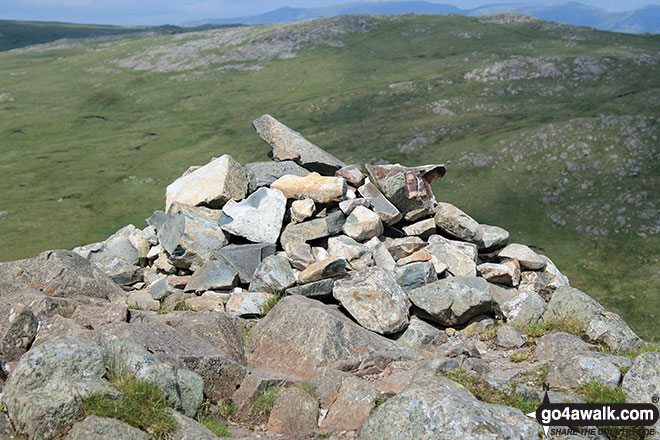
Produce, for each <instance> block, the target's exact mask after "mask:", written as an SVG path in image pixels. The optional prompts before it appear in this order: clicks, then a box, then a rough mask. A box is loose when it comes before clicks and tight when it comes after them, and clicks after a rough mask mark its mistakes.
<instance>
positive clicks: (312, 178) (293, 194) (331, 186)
mask: <svg viewBox="0 0 660 440" xmlns="http://www.w3.org/2000/svg"><path fill="white" fill-rule="evenodd" d="M270 187H271V188H272V189H278V190H280V191H282V192H283V193H284V195H285V196H286V198H287V199H297V200H303V199H312V200H314V202H316V203H331V202H341V201H342V200H344V198H345V197H346V191H347V187H346V181H345V180H344V179H341V178H339V177H326V176H321V175H320V174H319V173H310V174H308V175H307V176H305V177H300V176H292V175H286V176H282V177H280V178H279V179H277V180H276V181H275V182H273V183H271V185H270Z"/></svg>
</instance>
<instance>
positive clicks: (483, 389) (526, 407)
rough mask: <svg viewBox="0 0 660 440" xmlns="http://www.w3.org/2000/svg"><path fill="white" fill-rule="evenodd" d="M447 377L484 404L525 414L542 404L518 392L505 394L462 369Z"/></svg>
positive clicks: (538, 400) (452, 372) (448, 374)
mask: <svg viewBox="0 0 660 440" xmlns="http://www.w3.org/2000/svg"><path fill="white" fill-rule="evenodd" d="M445 376H446V377H448V378H449V379H451V380H453V381H455V382H458V383H460V384H461V385H463V386H464V387H465V388H467V389H468V390H469V391H470V392H471V393H472V394H473V395H474V397H476V398H477V399H479V400H481V401H482V402H487V403H496V404H499V405H506V406H511V407H514V408H518V409H519V410H521V411H522V412H523V413H524V414H527V413H529V412H532V411H534V410H535V409H536V408H537V407H538V406H539V404H540V403H541V400H540V399H534V400H531V399H527V398H525V397H523V396H521V395H520V394H518V393H516V392H513V393H511V394H505V393H504V392H502V391H500V390H498V389H497V388H495V387H494V386H492V385H491V384H489V383H488V382H486V381H485V380H483V379H482V378H480V377H479V376H477V375H476V374H473V373H470V372H469V371H467V370H465V369H462V368H459V369H457V370H453V371H450V372H448V373H446V374H445Z"/></svg>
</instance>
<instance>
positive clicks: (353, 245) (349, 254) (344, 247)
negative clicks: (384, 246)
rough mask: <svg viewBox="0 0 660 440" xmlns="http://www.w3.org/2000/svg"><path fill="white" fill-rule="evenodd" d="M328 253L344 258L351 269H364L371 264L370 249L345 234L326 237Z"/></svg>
mask: <svg viewBox="0 0 660 440" xmlns="http://www.w3.org/2000/svg"><path fill="white" fill-rule="evenodd" d="M328 253H329V254H330V256H331V257H342V258H344V259H346V261H347V262H348V264H349V266H350V267H351V268H352V269H353V270H362V269H366V268H367V267H369V266H371V265H372V264H373V253H372V252H371V249H370V248H369V247H368V246H365V245H364V244H361V243H358V242H357V241H355V240H354V239H352V238H351V237H347V236H345V235H339V236H336V237H330V238H329V239H328Z"/></svg>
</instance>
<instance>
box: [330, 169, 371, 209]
mask: <svg viewBox="0 0 660 440" xmlns="http://www.w3.org/2000/svg"><path fill="white" fill-rule="evenodd" d="M335 176H337V177H341V178H342V179H344V180H345V181H346V182H347V183H348V184H349V185H351V186H352V187H354V188H357V187H358V186H360V185H362V184H363V183H364V178H365V175H364V174H362V171H360V167H359V166H358V165H347V166H345V167H343V168H341V169H339V170H337V172H335ZM347 215H348V214H347Z"/></svg>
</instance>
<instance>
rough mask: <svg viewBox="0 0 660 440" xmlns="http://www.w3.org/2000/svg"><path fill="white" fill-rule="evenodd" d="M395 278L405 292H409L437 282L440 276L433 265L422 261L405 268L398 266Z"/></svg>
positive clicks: (407, 265) (395, 270)
mask: <svg viewBox="0 0 660 440" xmlns="http://www.w3.org/2000/svg"><path fill="white" fill-rule="evenodd" d="M394 278H395V279H396V282H397V283H398V284H399V285H400V286H401V288H402V289H403V290H404V292H409V291H410V290H413V289H416V288H418V287H421V286H424V285H425V284H428V283H431V282H433V281H436V280H437V279H438V274H437V273H436V272H435V267H434V266H433V263H431V262H429V261H420V262H416V263H410V264H406V265H405V266H397V267H396V268H395V269H394Z"/></svg>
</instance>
